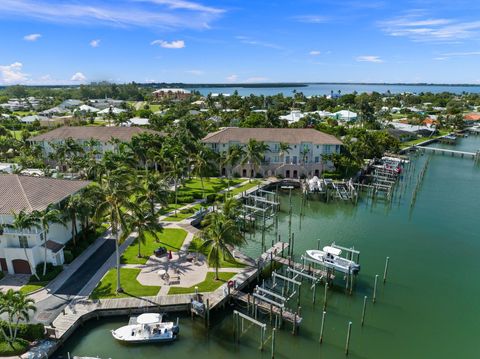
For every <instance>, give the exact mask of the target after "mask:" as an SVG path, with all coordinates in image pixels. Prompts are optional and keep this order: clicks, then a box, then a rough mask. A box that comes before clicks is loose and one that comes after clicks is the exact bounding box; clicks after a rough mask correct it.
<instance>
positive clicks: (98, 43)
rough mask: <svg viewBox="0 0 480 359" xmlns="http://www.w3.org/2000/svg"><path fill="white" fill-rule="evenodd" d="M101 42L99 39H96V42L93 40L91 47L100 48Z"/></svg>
mask: <svg viewBox="0 0 480 359" xmlns="http://www.w3.org/2000/svg"><path fill="white" fill-rule="evenodd" d="M100 41H101V40H99V39H96V40H92V41H90V46H91V47H99V46H100Z"/></svg>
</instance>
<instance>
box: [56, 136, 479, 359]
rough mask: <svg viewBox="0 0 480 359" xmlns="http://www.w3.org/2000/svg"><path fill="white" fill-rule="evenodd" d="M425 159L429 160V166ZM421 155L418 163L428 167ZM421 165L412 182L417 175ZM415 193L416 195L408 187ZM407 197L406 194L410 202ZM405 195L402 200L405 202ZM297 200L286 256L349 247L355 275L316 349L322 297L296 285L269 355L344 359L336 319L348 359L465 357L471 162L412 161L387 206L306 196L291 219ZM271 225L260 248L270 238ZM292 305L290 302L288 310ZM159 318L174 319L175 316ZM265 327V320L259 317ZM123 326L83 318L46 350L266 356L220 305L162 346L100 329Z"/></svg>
mask: <svg viewBox="0 0 480 359" xmlns="http://www.w3.org/2000/svg"><path fill="white" fill-rule="evenodd" d="M436 146H442V147H446V148H451V149H457V150H464V151H472V152H474V151H476V150H477V149H480V136H470V137H468V138H464V139H460V140H459V142H458V143H457V145H455V146H452V145H440V144H437V145H436ZM429 158H430V159H429ZM428 159H429V160H428ZM426 161H428V167H427V169H426V171H425V175H424V177H423V180H422V181H421V183H418V181H419V173H420V172H421V169H422V168H423V167H424V166H425V163H426ZM415 189H416V191H415ZM414 192H416V195H415V196H414ZM413 198H414V199H413ZM301 202H302V201H301V197H300V195H299V194H296V195H294V196H293V197H292V205H293V216H292V232H293V233H295V253H297V255H300V254H301V253H303V252H304V251H305V250H307V249H312V248H316V247H317V241H318V240H320V243H321V245H322V246H323V245H326V244H329V243H331V242H333V241H335V242H336V243H337V244H340V245H344V246H349V247H350V246H355V248H356V249H358V250H360V251H361V265H362V268H361V271H360V274H359V276H358V278H357V281H356V287H355V290H354V292H353V294H352V295H347V294H346V293H345V290H344V289H343V285H342V283H343V282H342V281H341V279H342V278H337V279H336V281H338V283H337V284H338V285H337V286H336V287H335V288H334V289H333V290H330V291H329V293H328V307H327V317H326V322H325V332H324V343H323V344H322V345H320V344H319V342H318V338H319V332H320V322H321V315H322V301H323V291H322V289H321V288H319V289H318V290H317V303H316V304H315V305H313V303H312V293H311V291H310V290H308V289H307V287H308V285H307V283H305V284H304V288H303V289H302V297H301V306H302V316H303V322H302V325H301V328H300V332H299V334H298V335H297V336H292V335H291V334H290V330H291V327H289V326H288V324H287V325H285V327H284V328H283V329H281V330H280V331H279V332H277V340H276V344H277V345H276V357H277V358H309V357H320V358H344V357H345V355H344V346H345V339H346V332H347V326H348V322H349V321H352V323H353V325H352V333H351V342H350V355H349V357H351V358H378V359H382V358H395V359H396V358H398V359H400V358H402V359H403V358H435V359H441V358H475V357H478V353H479V349H478V343H477V341H478V333H480V307H479V305H478V303H479V298H480V281H479V275H480V260H479V257H480V227H479V224H480V222H479V213H480V165H474V161H473V160H472V159H466V158H464V159H462V158H458V157H451V156H449V155H439V154H435V155H428V154H425V155H419V156H418V157H414V158H413V159H412V164H411V166H410V169H409V170H408V171H406V172H404V174H403V175H402V182H401V183H400V184H399V185H398V186H397V192H396V195H395V197H394V198H393V199H392V201H390V202H386V201H384V200H381V199H376V200H372V199H371V198H370V197H369V196H368V195H367V194H364V195H362V196H361V198H360V200H359V203H358V205H357V206H353V205H352V204H349V203H329V204H325V203H323V202H320V201H319V200H316V199H310V200H309V201H308V202H307V203H306V205H305V207H304V211H303V212H304V214H303V215H302V216H300V208H301ZM288 203H289V201H288V194H282V195H281V209H282V211H281V213H280V217H279V233H280V234H281V236H282V239H284V240H286V239H287V235H288V207H289V204H288ZM274 236H275V232H274V229H272V230H271V231H270V233H268V234H267V240H266V243H271V240H272V239H273V238H274ZM248 238H249V244H248V246H247V248H246V249H245V251H246V252H247V253H249V254H250V255H258V253H259V252H260V247H261V235H260V234H257V235H256V236H255V237H253V236H252V237H251V238H250V237H248ZM387 256H389V257H390V266H389V273H388V277H387V282H386V284H383V283H382V282H381V281H380V283H379V287H378V291H377V302H376V303H375V304H372V302H371V296H372V290H373V283H374V277H375V274H379V275H380V278H382V276H383V270H384V264H385V258H386V257H387ZM364 296H368V297H369V301H368V305H367V311H366V317H365V325H364V326H363V327H361V325H360V319H361V312H362V305H363V298H364ZM295 305H296V303H295V304H294V305H293V306H295ZM172 316H173V317H172V318H170V319H171V320H175V319H176V317H175V314H173V315H172ZM264 320H265V321H267V322H268V318H265V319H264ZM127 322H128V318H126V317H119V318H113V319H102V320H100V321H96V320H93V321H90V322H88V323H86V324H85V326H84V327H82V328H81V329H79V330H78V331H77V332H76V333H75V335H74V336H73V337H72V338H71V339H70V340H69V341H68V342H67V343H66V344H65V346H64V347H63V348H62V349H61V351H59V352H58V353H57V354H56V357H58V358H59V357H61V356H63V357H66V353H67V352H70V353H72V354H73V355H77V356H94V357H96V356H99V357H100V358H114V359H117V358H118V359H121V358H129V359H131V358H152V357H157V356H159V355H161V356H163V357H174V358H176V359H183V358H193V357H194V358H196V359H207V358H208V359H213V358H270V347H269V345H270V344H269V343H268V344H267V345H266V348H265V350H264V352H260V351H259V350H258V346H259V333H258V330H257V329H256V328H253V327H252V328H251V329H250V330H249V331H248V332H247V333H246V334H244V336H243V337H242V338H241V341H240V344H239V345H235V344H234V343H233V339H232V333H233V327H232V325H233V322H232V313H231V309H228V310H225V311H223V312H219V313H216V314H215V315H214V316H213V318H212V328H211V329H210V331H209V333H207V332H206V331H205V329H204V326H203V323H202V322H201V321H200V320H194V321H192V320H191V319H190V318H189V317H187V316H186V315H185V314H183V315H182V316H180V324H181V333H180V337H179V339H178V341H176V342H174V343H171V344H167V345H139V346H126V345H122V344H119V343H117V342H115V341H114V340H113V339H112V337H111V334H110V330H111V329H114V328H117V327H119V326H121V325H124V324H126V323H127Z"/></svg>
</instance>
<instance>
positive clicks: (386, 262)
mask: <svg viewBox="0 0 480 359" xmlns="http://www.w3.org/2000/svg"><path fill="white" fill-rule="evenodd" d="M389 260H390V257H387V259H386V260H385V270H384V272H383V283H385V282H386V281H387V271H388V262H389Z"/></svg>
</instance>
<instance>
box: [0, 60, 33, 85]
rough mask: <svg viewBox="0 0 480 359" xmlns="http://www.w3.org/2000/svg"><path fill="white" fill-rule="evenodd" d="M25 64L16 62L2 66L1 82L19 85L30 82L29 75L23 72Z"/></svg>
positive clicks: (0, 69) (0, 67)
mask: <svg viewBox="0 0 480 359" xmlns="http://www.w3.org/2000/svg"><path fill="white" fill-rule="evenodd" d="M22 69H23V64H22V63H21V62H14V63H13V64H10V65H0V76H1V81H2V82H3V83H6V84H19V83H24V82H26V81H28V75H27V74H25V73H23V72H22Z"/></svg>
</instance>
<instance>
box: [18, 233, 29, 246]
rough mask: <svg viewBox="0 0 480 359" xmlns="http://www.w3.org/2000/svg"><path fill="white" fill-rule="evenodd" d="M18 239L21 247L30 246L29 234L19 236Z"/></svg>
mask: <svg viewBox="0 0 480 359" xmlns="http://www.w3.org/2000/svg"><path fill="white" fill-rule="evenodd" d="M18 241H19V242H20V247H21V248H28V239H27V236H18Z"/></svg>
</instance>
